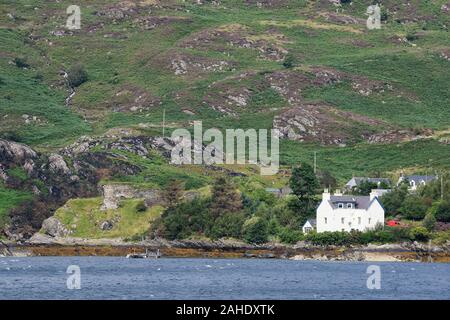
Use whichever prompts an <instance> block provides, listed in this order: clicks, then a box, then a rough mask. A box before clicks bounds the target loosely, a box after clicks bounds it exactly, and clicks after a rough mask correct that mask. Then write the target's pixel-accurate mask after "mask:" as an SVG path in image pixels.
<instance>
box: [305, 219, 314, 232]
mask: <svg viewBox="0 0 450 320" xmlns="http://www.w3.org/2000/svg"><path fill="white" fill-rule="evenodd" d="M315 229H316V219H308V220H306V222H305V224H304V225H303V227H302V231H303V233H309V232H311V231H313V230H315Z"/></svg>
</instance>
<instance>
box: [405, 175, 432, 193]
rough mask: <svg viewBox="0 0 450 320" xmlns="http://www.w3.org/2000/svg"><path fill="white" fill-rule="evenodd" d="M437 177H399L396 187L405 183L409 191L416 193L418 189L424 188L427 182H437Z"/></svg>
mask: <svg viewBox="0 0 450 320" xmlns="http://www.w3.org/2000/svg"><path fill="white" fill-rule="evenodd" d="M437 179H438V177H437V176H417V175H416V176H404V175H401V176H400V178H399V179H398V182H397V185H400V184H401V183H402V182H403V181H407V182H408V184H409V190H411V191H416V190H417V188H418V187H420V186H425V185H427V184H428V183H429V182H431V181H434V180H437Z"/></svg>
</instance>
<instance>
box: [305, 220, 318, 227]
mask: <svg viewBox="0 0 450 320" xmlns="http://www.w3.org/2000/svg"><path fill="white" fill-rule="evenodd" d="M306 222H309V223H310V224H311V225H312V226H313V227H315V226H316V225H317V221H316V219H308V220H306Z"/></svg>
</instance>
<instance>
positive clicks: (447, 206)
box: [435, 200, 450, 222]
mask: <svg viewBox="0 0 450 320" xmlns="http://www.w3.org/2000/svg"><path fill="white" fill-rule="evenodd" d="M435 217H436V220H438V221H441V222H450V201H449V200H443V201H440V202H439V203H438V204H437V206H436V212H435Z"/></svg>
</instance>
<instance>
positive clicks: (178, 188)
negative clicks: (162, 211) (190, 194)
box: [163, 180, 184, 207]
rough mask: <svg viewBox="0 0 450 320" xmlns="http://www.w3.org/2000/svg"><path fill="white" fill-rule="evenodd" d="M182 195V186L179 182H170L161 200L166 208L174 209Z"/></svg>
mask: <svg viewBox="0 0 450 320" xmlns="http://www.w3.org/2000/svg"><path fill="white" fill-rule="evenodd" d="M183 193H184V184H183V182H181V181H179V180H171V181H170V182H169V183H168V185H167V187H166V190H165V191H164V193H163V198H164V201H165V203H166V205H167V206H168V207H175V206H176V205H177V204H179V203H180V201H181V199H182V197H183Z"/></svg>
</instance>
